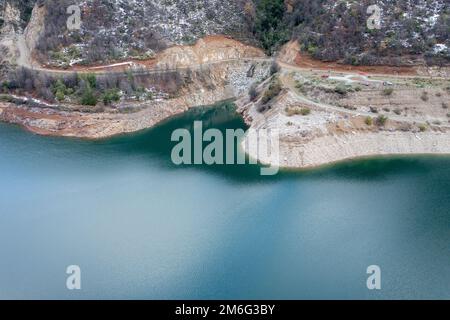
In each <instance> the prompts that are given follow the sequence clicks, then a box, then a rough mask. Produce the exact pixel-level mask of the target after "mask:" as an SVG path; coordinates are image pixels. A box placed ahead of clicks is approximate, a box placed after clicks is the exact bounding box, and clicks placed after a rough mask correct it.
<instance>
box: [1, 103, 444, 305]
mask: <svg viewBox="0 0 450 320" xmlns="http://www.w3.org/2000/svg"><path fill="white" fill-rule="evenodd" d="M198 119H203V120H205V121H206V122H207V125H205V126H210V127H219V128H221V129H225V128H241V127H244V124H243V123H242V121H241V120H240V118H239V117H238V116H237V115H235V114H234V113H233V112H232V110H230V108H229V107H223V108H220V109H216V110H212V109H199V110H195V111H191V112H189V113H187V114H185V115H183V116H181V117H178V118H176V119H173V120H171V121H170V122H167V123H165V124H164V125H161V126H159V127H158V128H155V129H152V130H149V131H146V132H142V133H138V134H134V135H129V136H123V137H117V138H113V139H108V140H103V141H96V142H93V141H80V140H75V139H64V138H49V137H40V136H35V135H32V134H30V133H27V132H25V131H23V130H21V129H20V128H17V127H15V126H11V125H6V124H0V298H3V299H12V298H25V299H29V298H38V299H41V298H69V299H91V298H108V299H115V298H137V299H241V298H242V299H302V298H305V299H311V298H319V299H328V298H338V299H349V298H356V299H391V298H413V299H415V298H438V299H444V298H445V299H450V210H449V208H450V158H449V157H414V158H396V159H378V160H364V161H353V162H346V163H342V164H339V165H335V166H331V167H328V168H323V169H320V170H313V171H307V172H283V173H280V174H279V175H277V176H275V177H261V176H260V175H259V167H257V166H228V167H206V166H197V167H176V166H174V165H173V164H171V160H170V150H171V148H172V146H173V144H172V143H171V142H170V134H171V132H172V130H173V129H175V128H179V127H186V128H190V127H191V126H192V122H193V121H194V120H198ZM74 264H75V265H79V266H80V267H81V269H82V290H81V291H77V292H73V291H68V290H67V289H66V287H65V282H66V276H67V275H66V274H65V270H66V267H67V266H69V265H74ZM373 264H376V265H379V266H380V267H381V269H382V290H380V291H376V292H375V291H369V290H368V289H367V288H366V279H367V274H366V268H367V267H368V266H369V265H373Z"/></svg>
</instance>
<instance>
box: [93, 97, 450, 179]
mask: <svg viewBox="0 0 450 320" xmlns="http://www.w3.org/2000/svg"><path fill="white" fill-rule="evenodd" d="M194 121H202V123H203V130H207V129H210V128H214V129H219V130H220V131H222V132H223V133H224V132H225V130H226V129H243V130H246V129H247V126H246V124H245V123H244V121H243V120H242V117H241V116H240V115H239V114H238V113H237V112H236V110H235V106H234V104H233V103H231V102H227V103H222V104H219V105H216V106H214V107H198V108H193V109H191V110H190V111H188V112H186V113H184V114H182V115H179V116H176V117H174V118H172V119H170V120H168V121H166V122H164V123H162V124H160V125H158V126H157V127H155V128H152V129H149V130H146V131H143V132H140V133H136V134H132V135H126V136H120V137H116V138H113V139H110V140H105V141H103V142H100V143H106V144H108V145H110V146H112V147H114V148H118V149H120V150H121V151H122V152H125V153H126V154H133V153H134V154H141V155H142V154H148V155H152V156H157V157H158V158H159V159H160V163H159V164H160V166H161V168H167V169H174V168H175V169H182V170H186V169H189V170H200V171H206V172H208V173H210V174H216V175H221V176H224V177H225V178H227V179H229V180H231V181H232V182H235V183H240V182H243V183H252V182H257V183H263V182H264V183H270V182H276V181H279V180H280V179H289V178H292V179H297V178H299V177H303V178H318V177H320V178H323V177H324V176H328V177H330V178H334V179H340V178H343V179H355V180H367V179H370V180H384V179H388V178H389V177H392V176H393V175H395V176H399V175H411V174H412V173H413V174H416V175H423V174H427V173H429V172H430V170H431V169H432V167H434V166H441V165H442V166H446V167H448V166H447V164H448V157H431V156H415V157H413V158H412V157H408V156H396V157H380V158H371V159H355V160H351V161H343V162H339V163H336V164H332V165H328V166H324V167H321V168H317V169H308V170H290V169H289V170H281V171H280V172H279V173H278V174H277V175H275V176H261V175H260V169H261V166H259V165H250V164H245V165H212V166H208V165H187V166H186V165H183V166H176V165H174V164H173V163H172V161H171V159H170V155H171V151H172V148H173V147H174V146H175V145H176V144H177V143H176V142H171V135H172V132H173V131H174V130H176V129H179V128H185V129H188V130H189V131H190V132H191V134H193V124H194ZM236 149H238V146H236ZM235 152H240V150H235ZM247 163H248V161H247ZM430 163H431V164H432V165H431V166H430Z"/></svg>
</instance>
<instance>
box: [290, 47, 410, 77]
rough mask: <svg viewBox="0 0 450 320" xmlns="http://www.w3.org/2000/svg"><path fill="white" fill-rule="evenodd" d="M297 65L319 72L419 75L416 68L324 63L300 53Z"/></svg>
mask: <svg viewBox="0 0 450 320" xmlns="http://www.w3.org/2000/svg"><path fill="white" fill-rule="evenodd" d="M294 62H295V65H296V66H298V67H300V68H311V69H318V70H332V71H341V72H359V73H361V74H365V73H367V74H392V75H405V76H408V75H409V76H414V75H417V70H416V69H415V68H414V67H406V66H405V67H393V66H352V65H345V64H340V63H337V62H324V61H320V60H316V59H313V58H312V57H311V56H309V55H307V54H304V53H301V52H298V53H297V56H296V57H295V60H294Z"/></svg>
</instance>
